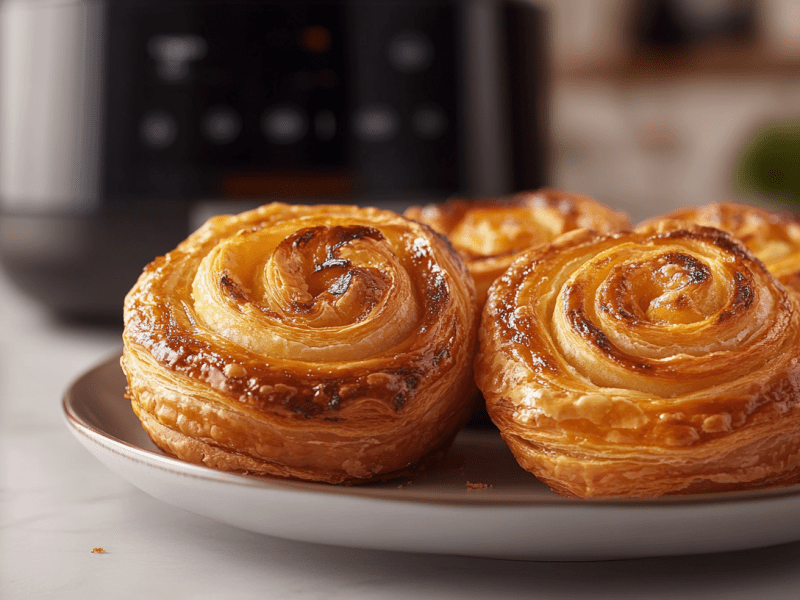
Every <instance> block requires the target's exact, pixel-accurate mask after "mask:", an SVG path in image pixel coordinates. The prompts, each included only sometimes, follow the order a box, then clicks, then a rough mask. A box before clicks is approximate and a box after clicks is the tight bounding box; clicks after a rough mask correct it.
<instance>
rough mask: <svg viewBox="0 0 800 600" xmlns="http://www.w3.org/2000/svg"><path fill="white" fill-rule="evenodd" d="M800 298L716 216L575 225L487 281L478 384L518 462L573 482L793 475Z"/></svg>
mask: <svg viewBox="0 0 800 600" xmlns="http://www.w3.org/2000/svg"><path fill="white" fill-rule="evenodd" d="M798 302H800V299H799V297H798V295H796V294H794V293H792V292H790V291H787V289H786V288H784V286H782V285H781V284H780V283H779V282H778V281H777V280H776V279H775V278H774V277H773V276H772V275H771V274H770V273H769V272H768V271H767V270H766V269H765V267H764V266H763V264H762V263H761V262H760V261H759V260H757V259H756V258H755V257H754V256H753V255H752V254H751V253H750V251H748V250H747V249H746V248H745V247H744V246H742V245H741V244H740V243H739V242H737V241H736V240H735V239H734V238H732V237H731V236H730V235H728V234H727V233H725V232H722V231H720V230H717V229H713V228H706V227H700V226H697V225H690V224H685V223H684V224H679V223H674V222H666V223H661V224H659V225H655V226H652V227H647V228H643V229H637V230H635V231H633V232H626V233H618V234H612V235H600V234H597V233H594V232H589V231H585V230H582V231H576V232H572V233H567V234H565V235H564V236H562V237H560V238H558V239H557V240H556V241H554V242H553V243H552V244H551V245H548V246H543V247H539V248H536V249H533V250H531V251H529V252H528V253H526V254H525V255H523V256H522V257H520V258H519V259H518V260H516V261H515V263H514V264H513V265H512V266H511V267H510V268H509V270H508V271H507V272H506V273H505V274H504V275H503V276H502V277H501V278H500V279H498V281H497V282H496V283H495V284H494V286H493V287H492V288H491V290H490V293H489V299H488V301H487V303H486V306H485V308H484V313H483V320H482V324H481V329H480V332H479V339H480V346H479V352H478V355H477V358H476V363H475V365H476V381H477V383H478V386H479V387H480V388H481V390H482V391H483V394H484V396H485V397H486V401H487V409H488V412H489V414H490V416H491V417H492V419H493V420H494V422H495V423H496V424H497V426H498V428H499V430H500V433H501V435H502V436H503V438H504V439H505V440H506V442H507V443H508V444H509V446H510V448H511V449H512V451H513V452H514V454H515V456H516V458H517V460H518V462H519V463H520V464H521V465H522V466H523V467H524V468H525V469H527V470H528V471H530V472H532V473H533V474H535V475H536V476H537V477H539V478H540V479H541V480H543V481H544V482H545V483H547V484H548V485H550V486H551V488H552V489H554V490H555V491H557V492H559V493H561V494H564V495H568V496H577V497H584V498H588V497H599V498H614V497H654V496H661V495H666V494H686V493H700V492H711V491H722V490H732V489H744V488H756V487H764V486H770V485H777V484H784V483H790V482H795V481H797V480H798V478H799V477H800V466H799V465H800V404H799V402H798V400H799V399H800V313H799V312H798V311H799V310H800V305H799V304H798Z"/></svg>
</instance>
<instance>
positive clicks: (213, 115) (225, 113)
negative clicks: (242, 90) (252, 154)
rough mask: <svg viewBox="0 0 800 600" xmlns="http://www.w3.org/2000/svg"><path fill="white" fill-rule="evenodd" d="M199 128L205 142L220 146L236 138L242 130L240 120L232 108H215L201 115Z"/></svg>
mask: <svg viewBox="0 0 800 600" xmlns="http://www.w3.org/2000/svg"><path fill="white" fill-rule="evenodd" d="M201 127H202V132H203V137H205V138H206V140H208V141H209V142H210V143H212V144H216V145H220V146H221V145H223V144H229V143H230V142H232V141H233V140H235V139H236V138H237V137H238V135H239V132H240V131H241V130H242V120H241V118H240V117H239V115H238V114H237V113H236V111H234V110H233V109H232V108H230V107H228V106H215V107H213V108H210V109H209V110H208V111H207V112H206V114H205V115H203V120H202V124H201Z"/></svg>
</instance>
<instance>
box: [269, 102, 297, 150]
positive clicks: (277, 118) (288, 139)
mask: <svg viewBox="0 0 800 600" xmlns="http://www.w3.org/2000/svg"><path fill="white" fill-rule="evenodd" d="M307 130H308V119H307V118H306V115H305V113H304V112H303V111H302V110H301V109H300V108H299V107H297V106H293V105H285V106H276V107H273V108H270V109H268V110H267V111H266V112H265V113H264V116H263V117H262V119H261V132H262V133H263V134H264V137H266V138H267V140H268V141H270V142H272V143H273V144H295V143H297V142H299V141H300V140H302V139H303V137H304V136H305V134H306V131H307Z"/></svg>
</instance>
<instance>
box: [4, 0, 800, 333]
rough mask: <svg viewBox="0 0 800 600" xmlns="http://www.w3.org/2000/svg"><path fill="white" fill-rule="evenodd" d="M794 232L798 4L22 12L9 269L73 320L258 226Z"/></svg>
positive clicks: (259, 3) (150, 1)
mask: <svg viewBox="0 0 800 600" xmlns="http://www.w3.org/2000/svg"><path fill="white" fill-rule="evenodd" d="M543 185H548V186H553V187H559V188H563V189H568V190H573V191H578V192H582V193H585V194H588V195H590V196H593V197H595V198H597V199H599V200H600V201H602V202H605V203H607V204H609V205H611V206H614V207H616V208H619V209H621V210H624V211H626V212H628V213H629V214H630V215H631V218H632V220H633V221H634V222H636V221H639V220H641V219H644V218H646V217H650V216H653V215H656V214H659V213H662V212H666V211H668V210H671V209H674V208H676V207H679V206H684V205H695V204H704V203H707V202H713V201H725V200H736V201H742V202H750V203H769V204H770V205H774V206H777V207H780V208H782V209H789V210H794V208H795V207H797V209H798V210H800V0H530V1H511V0H450V1H444V0H438V1H434V0H431V1H427V2H426V1H422V0H407V1H402V0H393V1H385V2H377V1H367V0H361V1H358V0H350V1H345V0H342V1H338V2H336V1H297V2H279V1H273V2H268V1H264V0H251V1H249V2H248V1H244V0H242V1H222V0H217V1H210V0H194V1H190V0H159V1H155V0H3V1H2V2H0V260H2V263H3V269H4V275H3V276H4V277H6V278H8V279H9V280H10V281H12V282H13V284H14V285H15V286H17V287H18V288H19V289H21V290H22V291H23V292H24V293H25V294H27V295H28V296H29V297H30V298H32V299H34V301H35V302H39V303H41V304H43V305H45V306H46V307H48V309H49V310H51V311H52V312H53V313H55V314H58V315H65V316H72V317H74V316H80V317H90V318H101V319H110V320H111V321H113V322H117V321H118V320H119V319H120V316H121V303H122V297H123V295H124V293H125V292H126V291H127V289H129V288H130V286H131V285H132V284H133V281H134V280H135V278H136V276H137V275H138V273H139V272H140V271H141V269H142V267H143V266H144V264H146V263H147V262H149V260H151V259H152V258H153V257H154V256H156V255H158V254H162V253H164V252H166V251H168V250H170V249H171V248H172V247H174V245H175V244H177V243H178V242H179V241H180V240H181V239H183V238H184V237H185V236H186V235H187V234H188V233H189V232H190V231H191V230H192V229H194V228H195V227H197V226H198V225H199V224H200V223H202V221H203V220H205V218H207V217H208V216H210V215H212V214H216V213H220V212H234V211H239V210H243V209H245V208H249V207H251V206H256V205H257V204H259V203H262V202H268V201H272V200H284V201H290V202H314V203H317V202H345V203H357V204H375V205H379V206H385V207H388V208H392V209H397V210H401V209H402V208H403V207H404V206H406V205H408V204H412V203H420V202H430V201H437V200H443V199H445V198H448V197H451V196H462V197H480V196H487V195H503V194H507V193H510V192H513V191H517V190H522V189H531V188H535V187H539V186H543Z"/></svg>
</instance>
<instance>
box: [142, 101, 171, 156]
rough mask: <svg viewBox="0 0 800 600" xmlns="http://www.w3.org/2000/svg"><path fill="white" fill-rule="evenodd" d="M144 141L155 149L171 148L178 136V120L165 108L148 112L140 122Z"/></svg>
mask: <svg viewBox="0 0 800 600" xmlns="http://www.w3.org/2000/svg"><path fill="white" fill-rule="evenodd" d="M139 135H140V136H141V138H142V141H143V142H144V143H145V144H146V145H148V146H150V147H151V148H153V149H155V150H165V149H166V148H169V147H170V146H171V145H172V144H173V142H175V140H176V139H177V137H178V122H177V121H176V120H175V117H173V116H172V115H171V114H169V113H168V112H166V111H163V110H154V111H151V112H149V113H147V114H146V115H145V116H144V117H143V118H142V120H141V122H140V123H139Z"/></svg>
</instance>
